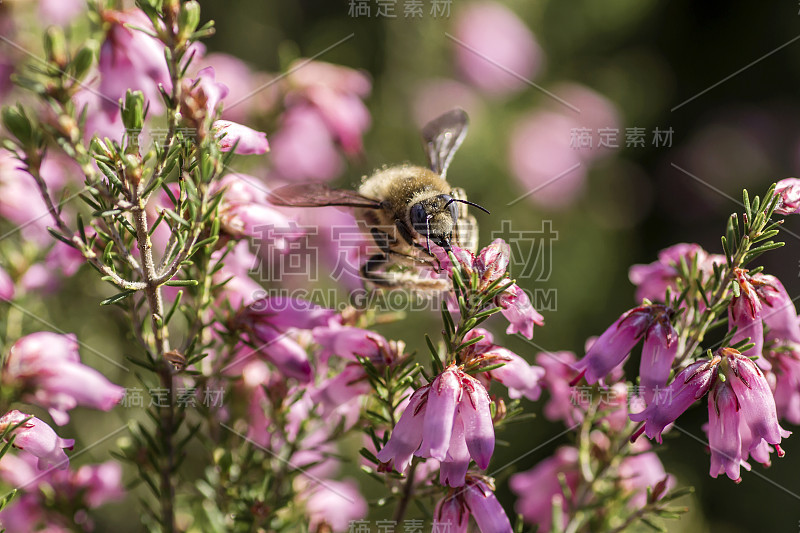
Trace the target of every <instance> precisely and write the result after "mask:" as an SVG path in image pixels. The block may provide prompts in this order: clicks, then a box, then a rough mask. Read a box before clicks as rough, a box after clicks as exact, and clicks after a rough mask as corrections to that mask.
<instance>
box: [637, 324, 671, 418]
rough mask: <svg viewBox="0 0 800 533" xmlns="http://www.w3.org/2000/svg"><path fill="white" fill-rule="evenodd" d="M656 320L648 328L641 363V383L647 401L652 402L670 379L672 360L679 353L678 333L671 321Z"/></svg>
mask: <svg viewBox="0 0 800 533" xmlns="http://www.w3.org/2000/svg"><path fill="white" fill-rule="evenodd" d="M665 322H666V323H662V322H661V321H656V322H655V323H653V325H652V326H651V327H650V329H648V330H647V334H646V335H645V338H644V346H643V347H642V358H641V363H640V365H639V376H640V380H641V381H640V384H641V387H642V390H643V393H644V397H645V401H646V402H648V403H649V402H650V401H651V400H652V398H653V393H654V391H655V390H657V389H663V388H664V386H665V385H666V384H667V379H669V371H670V368H672V362H673V361H674V360H675V356H676V355H677V354H678V334H677V333H676V332H675V329H674V328H673V327H672V324H670V323H669V321H665Z"/></svg>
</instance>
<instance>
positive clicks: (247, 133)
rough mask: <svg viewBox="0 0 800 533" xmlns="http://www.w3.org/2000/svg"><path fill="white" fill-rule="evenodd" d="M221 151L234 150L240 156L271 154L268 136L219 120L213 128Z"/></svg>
mask: <svg viewBox="0 0 800 533" xmlns="http://www.w3.org/2000/svg"><path fill="white" fill-rule="evenodd" d="M211 129H212V130H213V132H214V135H215V137H216V138H217V141H218V142H219V149H220V150H222V151H223V152H230V151H231V150H234V151H235V152H236V153H237V154H240V155H252V154H266V153H267V152H269V142H268V141H267V134H266V133H264V132H261V131H256V130H254V129H252V128H248V127H247V126H243V125H241V124H237V123H236V122H231V121H230V120H217V121H215V122H214V124H213V125H212V126H211Z"/></svg>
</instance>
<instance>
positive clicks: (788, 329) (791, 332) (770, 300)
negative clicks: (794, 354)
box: [750, 273, 800, 343]
mask: <svg viewBox="0 0 800 533" xmlns="http://www.w3.org/2000/svg"><path fill="white" fill-rule="evenodd" d="M750 281H751V283H752V284H753V287H754V288H755V290H756V294H758V297H759V299H760V300H761V303H762V304H763V306H762V319H763V321H764V324H765V325H766V326H767V328H769V332H768V335H767V338H768V339H781V340H784V341H789V342H795V343H800V323H798V320H797V310H796V309H795V307H794V301H792V297H791V296H789V294H788V293H787V292H786V289H785V288H784V286H783V284H782V283H781V282H780V280H779V279H778V278H776V277H775V276H770V275H769V274H761V273H758V274H755V275H753V276H752V277H751V278H750Z"/></svg>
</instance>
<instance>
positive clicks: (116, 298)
mask: <svg viewBox="0 0 800 533" xmlns="http://www.w3.org/2000/svg"><path fill="white" fill-rule="evenodd" d="M135 292H136V291H134V290H131V289H128V290H124V291H122V292H120V293H117V294H115V295H114V296H111V297H110V298H106V299H105V300H102V301H101V302H100V305H112V304H115V303H118V302H121V301H122V300H124V299H125V298H127V297H128V296H130V295H131V294H133V293H135Z"/></svg>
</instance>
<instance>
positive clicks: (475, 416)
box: [377, 365, 494, 487]
mask: <svg viewBox="0 0 800 533" xmlns="http://www.w3.org/2000/svg"><path fill="white" fill-rule="evenodd" d="M493 451H494V426H493V425H492V417H491V412H490V399H489V394H488V393H487V392H486V389H485V388H484V386H483V385H482V384H481V383H480V382H479V381H478V380H477V379H475V378H473V377H471V376H469V375H467V374H465V373H464V372H462V371H461V370H459V369H458V368H456V367H455V366H454V365H451V366H450V367H448V368H446V369H445V370H444V372H442V373H441V374H440V375H439V376H437V377H436V379H435V380H434V381H433V382H431V383H430V384H428V385H425V386H424V387H421V388H420V389H417V390H416V391H415V392H414V394H413V395H412V396H411V399H410V401H409V403H408V406H407V407H406V410H405V411H404V412H403V415H402V416H401V417H400V420H399V421H398V423H397V425H396V426H395V428H394V431H392V435H391V438H390V439H389V442H388V443H387V444H386V446H384V448H383V449H382V450H381V451H380V452H379V453H378V455H377V457H378V460H379V461H381V462H382V463H386V464H387V465H388V467H389V468H391V467H392V466H393V467H394V468H395V469H397V471H398V472H404V471H405V469H406V468H407V467H408V464H409V462H410V461H411V456H412V454H413V455H417V456H419V457H432V458H434V459H437V460H438V461H440V462H441V463H442V464H441V468H442V470H441V473H440V480H441V482H442V483H443V484H447V485H450V486H452V487H457V486H461V485H463V484H464V474H466V470H467V467H468V465H469V459H470V457H471V458H472V459H474V460H475V463H476V464H477V465H478V467H479V468H481V469H485V468H486V467H487V466H489V460H490V459H491V456H492V452H493ZM448 463H450V464H449V465H448Z"/></svg>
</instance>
